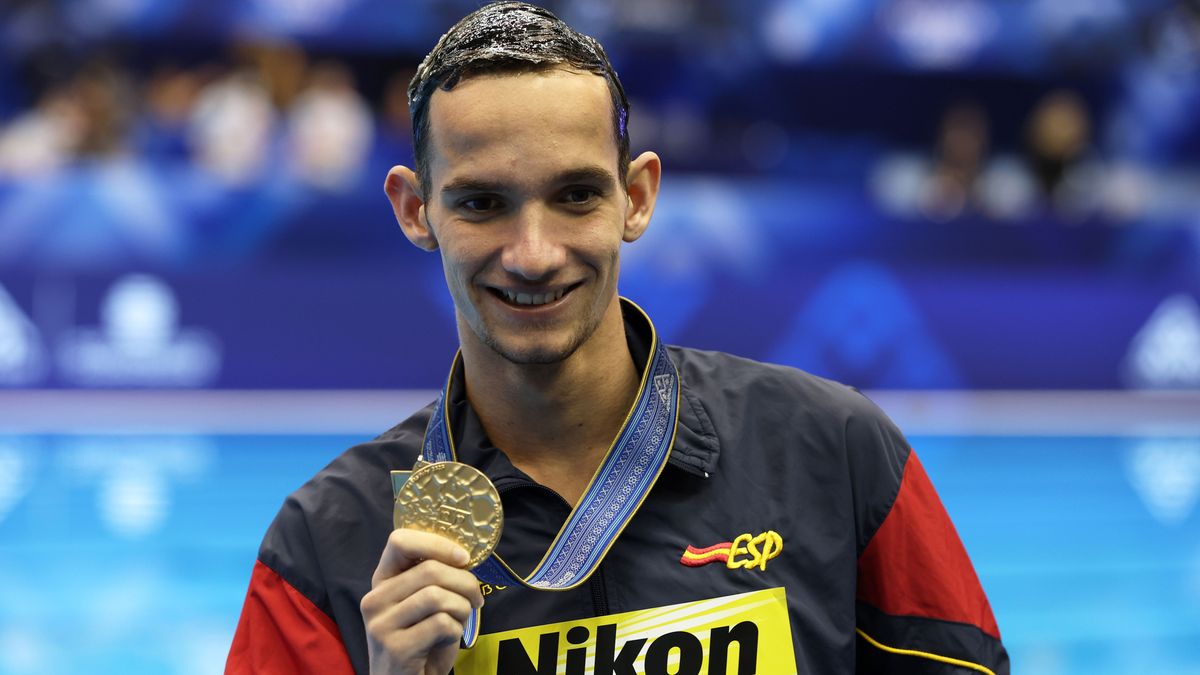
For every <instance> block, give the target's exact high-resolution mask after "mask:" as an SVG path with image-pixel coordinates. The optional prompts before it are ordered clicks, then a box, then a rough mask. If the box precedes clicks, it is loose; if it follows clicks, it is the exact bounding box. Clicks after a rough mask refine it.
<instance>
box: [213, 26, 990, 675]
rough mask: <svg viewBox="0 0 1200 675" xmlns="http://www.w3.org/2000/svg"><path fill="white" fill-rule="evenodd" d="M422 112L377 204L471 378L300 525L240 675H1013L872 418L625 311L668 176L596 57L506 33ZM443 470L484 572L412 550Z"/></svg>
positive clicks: (249, 609) (488, 43)
mask: <svg viewBox="0 0 1200 675" xmlns="http://www.w3.org/2000/svg"><path fill="white" fill-rule="evenodd" d="M409 96H410V103H411V109H412V115H413V128H414V134H415V147H416V153H415V154H416V167H415V169H409V168H405V167H396V168H394V169H392V171H391V172H390V173H389V174H388V177H387V180H386V183H385V191H386V192H387V195H388V198H389V199H390V200H391V203H392V206H393V209H394V211H395V215H396V219H397V221H398V222H399V224H400V227H401V229H402V230H403V231H404V234H405V235H406V236H407V237H408V238H409V240H411V241H412V242H413V243H414V244H416V245H417V246H419V247H421V248H423V249H426V250H429V251H434V250H436V251H439V252H440V254H441V259H442V263H443V267H444V270H445V274H446V283H447V286H448V287H449V290H450V294H451V296H452V297H453V299H454V304H455V308H456V317H457V322H458V332H459V339H460V343H461V353H460V358H459V359H457V360H456V361H455V364H454V365H453V366H452V367H451V373H450V377H449V379H448V381H447V384H446V388H445V389H444V390H443V395H442V397H441V398H439V400H438V401H437V402H436V403H435V404H433V405H431V406H429V407H427V408H425V409H424V410H422V411H420V412H418V413H417V414H415V415H414V416H412V417H411V418H409V419H408V420H406V421H404V422H402V423H401V424H399V425H398V426H397V427H395V428H394V429H392V430H391V431H388V432H386V433H385V434H383V435H382V436H380V437H379V438H378V439H376V440H375V441H372V442H370V443H366V444H363V445H361V446H357V447H355V448H352V449H350V450H349V451H347V452H346V453H345V454H343V455H342V456H341V457H339V458H338V459H337V460H335V461H334V462H333V463H332V464H330V465H329V466H328V467H327V468H326V469H324V470H323V471H321V472H320V473H319V474H318V475H317V476H316V477H315V478H314V479H313V480H312V481H310V482H309V483H308V484H306V485H305V486H304V487H302V488H301V489H300V490H298V491H297V492H296V493H294V494H293V495H292V496H291V497H289V498H288V500H287V501H286V502H285V504H284V506H283V509H282V510H281V512H280V514H279V516H278V517H277V518H276V520H275V522H274V523H273V524H272V526H271V529H270V531H269V532H268V533H267V535H266V538H265V540H264V542H263V545H262V548H261V550H260V554H259V561H258V563H257V564H256V566H255V569H254V573H253V576H252V579H251V583H250V590H249V593H248V594H247V598H246V606H245V609H244V610H243V614H242V618H241V621H240V623H239V626H238V631H237V635H236V637H235V638H234V643H233V647H232V650H231V652H230V657H229V662H228V667H227V671H228V672H231V673H249V672H302V673H349V672H352V671H353V672H358V673H365V672H368V671H369V672H372V673H405V674H408V673H439V674H440V673H447V672H449V671H450V670H451V668H452V667H453V668H454V672H456V673H458V674H459V675H464V674H467V673H484V672H487V673H505V674H520V673H535V674H537V675H545V674H548V673H562V672H565V673H579V674H582V673H584V672H595V673H633V672H639V673H668V672H670V673H700V672H705V673H726V672H737V673H753V672H757V673H772V674H773V673H795V672H800V673H853V672H864V673H865V672H878V673H943V672H946V673H948V672H972V671H973V672H982V673H1006V672H1008V663H1007V655H1006V654H1005V651H1004V648H1003V647H1002V646H1001V644H1000V641H999V631H998V630H997V628H996V624H995V621H994V619H993V618H992V613H991V609H990V607H989V606H988V602H987V599H986V597H985V596H984V594H983V591H982V590H981V588H980V586H979V582H978V580H977V578H976V576H975V573H974V571H973V569H972V567H971V564H970V561H969V559H968V558H967V556H966V553H965V552H964V550H963V548H962V545H961V544H960V543H959V541H958V538H957V535H956V534H955V532H954V529H953V526H952V525H951V524H950V521H949V519H948V518H947V516H946V514H945V512H944V511H943V509H942V507H941V505H940V503H939V502H938V499H937V496H936V494H935V493H934V492H933V489H932V487H931V486H930V484H929V481H928V479H927V478H926V476H925V473H924V472H923V470H922V469H921V466H920V464H919V463H918V462H917V458H916V456H915V455H914V454H913V453H912V452H911V451H910V450H909V447H908V445H907V444H906V443H905V441H904V439H903V437H902V436H901V434H900V433H899V432H898V431H897V430H896V429H895V427H894V426H893V425H892V424H891V423H890V422H889V421H888V420H887V419H886V417H884V415H883V414H882V413H880V412H879V411H878V409H876V408H875V407H874V406H873V405H872V404H871V403H870V402H869V401H867V400H866V399H865V398H864V397H862V396H861V395H859V394H857V393H856V392H854V391H853V390H851V389H848V388H846V387H843V386H841V385H838V384H835V383H832V382H829V381H826V380H822V379H820V378H816V377H813V376H810V375H807V374H805V373H802V372H800V371H796V370H793V369H788V368H782V367H777V366H769V365H764V364H758V363H754V362H751V361H746V360H743V359H738V358H735V357H732V356H727V355H724V354H718V353H712V352H699V351H695V350H689V349H683V348H677V347H670V348H667V347H665V346H663V345H662V344H661V343H660V342H659V341H658V339H657V336H656V335H655V334H654V330H653V326H652V325H651V324H650V322H649V319H648V318H647V317H645V315H643V314H642V313H641V311H640V310H639V309H637V308H636V306H634V305H632V304H631V303H627V302H625V301H622V300H621V299H619V297H618V296H617V277H618V270H619V250H620V247H621V245H622V244H623V243H624V242H633V241H635V240H637V239H638V238H639V237H640V236H641V235H642V233H643V232H644V231H645V229H646V227H647V226H648V225H649V222H650V217H651V214H652V213H653V210H654V204H655V198H656V196H657V193H658V186H659V177H660V173H661V164H660V161H659V158H658V157H657V156H656V155H655V154H654V153H651V152H646V153H642V154H641V155H639V156H637V157H636V158H633V159H630V158H629V150H628V136H627V133H626V120H627V111H628V104H627V102H626V99H625V95H624V92H623V90H622V88H621V85H620V83H619V81H618V80H617V78H616V74H615V73H614V72H613V70H612V67H611V66H610V65H609V62H608V59H607V56H606V55H605V54H604V51H603V49H602V48H601V47H600V45H599V44H597V43H596V42H595V41H594V40H592V39H591V38H588V37H586V36H583V35H580V34H578V33H576V32H574V31H573V30H571V29H570V28H569V27H567V26H566V25H565V24H563V23H562V22H560V21H558V20H557V19H556V18H555V17H554V16H553V15H552V14H550V13H549V12H547V11H545V10H542V9H539V8H536V7H533V6H530V5H525V4H522V3H501V4H495V5H489V6H486V7H484V8H482V9H480V10H478V11H476V12H474V13H472V14H471V15H469V16H467V17H466V18H464V19H463V20H462V21H460V22H459V23H458V24H457V25H456V26H454V27H453V28H452V29H451V30H450V32H449V33H447V34H446V35H445V36H443V37H442V39H441V40H440V41H439V42H438V44H437V46H436V47H435V48H434V50H433V52H431V53H430V54H429V56H428V57H427V58H426V59H425V61H424V62H423V63H422V65H421V67H420V69H419V70H418V72H417V74H416V77H414V79H413V83H412V85H411V86H410V89H409ZM419 456H420V459H421V463H420V464H417V463H418V458H419ZM451 459H453V460H457V462H459V463H461V464H467V465H471V466H474V467H476V468H478V469H479V470H481V471H482V472H483V473H484V474H486V476H487V478H488V479H490V482H491V483H492V484H494V486H495V488H496V490H497V491H498V494H499V499H500V501H501V504H502V506H503V518H504V525H503V536H502V537H501V538H500V541H499V546H498V548H497V550H496V555H495V556H494V557H490V558H488V559H487V560H485V562H484V563H483V564H481V565H479V566H477V567H474V568H473V572H472V571H469V570H468V569H467V568H468V553H467V551H465V550H463V548H461V547H460V546H458V545H456V544H455V543H453V542H451V541H450V539H448V538H444V537H441V536H438V535H436V534H430V533H428V532H422V531H417V530H414V529H407V528H401V529H396V530H395V531H392V516H393V484H392V483H391V478H390V472H391V471H395V470H400V471H407V470H410V469H412V468H413V467H414V465H415V464H417V465H418V466H420V467H422V469H420V470H419V471H414V472H413V473H412V474H411V478H410V479H409V480H412V481H417V476H418V475H420V471H423V470H425V467H426V466H427V465H426V464H425V463H426V462H433V463H435V464H434V466H436V465H437V464H441V466H442V467H449V466H460V465H461V464H460V465H456V464H454V463H453V462H448V461H447V460H451ZM402 475H403V476H408V475H410V474H402ZM401 481H403V478H401ZM400 490H401V493H403V490H404V488H403V487H401V488H400ZM437 499H439V497H437V496H436V495H435V496H434V497H433V500H432V503H434V506H433V508H435V509H436V508H441V506H438V505H437V503H436V502H437ZM400 512H401V514H404V513H406V512H405V511H404V509H400ZM459 512H465V511H464V510H461V509H460V511H459ZM485 594H486V596H487V602H486V607H483V605H484V595H485ZM481 607H482V609H481ZM476 634H478V639H477V640H476V639H475V636H476ZM464 642H466V643H471V644H472V646H471V647H470V648H463V647H462V646H461V645H462V644H463V643H464Z"/></svg>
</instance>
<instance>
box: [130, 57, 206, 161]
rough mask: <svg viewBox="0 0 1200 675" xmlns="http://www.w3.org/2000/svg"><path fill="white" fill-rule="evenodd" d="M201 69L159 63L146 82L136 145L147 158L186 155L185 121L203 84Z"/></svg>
mask: <svg viewBox="0 0 1200 675" xmlns="http://www.w3.org/2000/svg"><path fill="white" fill-rule="evenodd" d="M204 77H205V76H204V74H203V72H202V71H194V70H186V69H182V68H174V67H166V66H165V67H161V68H159V69H158V70H157V71H155V73H154V74H153V75H152V76H151V78H150V81H149V82H147V83H146V86H145V88H144V90H143V93H142V96H143V98H144V99H145V108H146V110H145V112H144V114H143V116H142V120H141V124H140V128H139V145H140V146H141V149H142V152H143V153H145V154H146V156H147V157H149V158H150V159H155V160H174V159H186V158H187V125H188V120H189V118H190V117H191V113H192V107H193V106H194V105H195V104H196V99H197V98H198V97H199V95H200V89H201V88H202V87H203V82H204Z"/></svg>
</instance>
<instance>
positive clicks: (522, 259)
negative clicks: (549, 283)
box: [501, 206, 567, 281]
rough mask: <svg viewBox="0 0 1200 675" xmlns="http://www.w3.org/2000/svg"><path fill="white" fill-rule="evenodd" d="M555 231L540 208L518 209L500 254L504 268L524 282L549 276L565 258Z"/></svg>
mask: <svg viewBox="0 0 1200 675" xmlns="http://www.w3.org/2000/svg"><path fill="white" fill-rule="evenodd" d="M559 234H560V233H559V232H556V231H555V228H554V222H553V219H552V218H550V217H549V216H548V214H547V213H545V211H544V210H543V209H541V208H539V207H536V206H529V207H526V208H525V209H522V212H521V213H520V214H519V217H518V218H517V219H516V220H515V222H514V223H513V224H512V232H511V238H510V239H509V241H508V243H507V245H506V246H505V247H504V252H503V254H502V255H501V264H502V265H503V266H504V269H505V271H507V272H509V273H510V274H513V275H515V276H518V277H520V278H522V279H524V280H526V281H540V280H544V279H548V278H549V277H551V276H553V274H554V272H555V271H556V270H558V269H560V268H561V267H562V266H563V265H564V264H565V263H566V260H567V255H566V250H565V249H564V248H563V246H562V243H561V242H560V241H559V237H558V235H559Z"/></svg>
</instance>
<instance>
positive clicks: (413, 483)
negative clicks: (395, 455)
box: [392, 462, 504, 569]
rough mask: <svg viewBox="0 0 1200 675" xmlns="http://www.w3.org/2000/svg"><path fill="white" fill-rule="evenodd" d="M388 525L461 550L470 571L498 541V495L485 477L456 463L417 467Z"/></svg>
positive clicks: (501, 522) (500, 518)
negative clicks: (437, 538) (431, 536)
mask: <svg viewBox="0 0 1200 675" xmlns="http://www.w3.org/2000/svg"><path fill="white" fill-rule="evenodd" d="M392 524H393V525H394V526H395V527H397V528H401V527H405V528H408V529H412V530H420V531H422V532H431V533H433V534H437V535H441V536H443V537H446V538H447V539H449V540H451V541H453V542H454V543H456V544H458V545H460V546H462V547H463V548H464V549H466V550H467V553H468V554H470V556H471V561H470V562H469V563H468V564H467V567H468V569H470V568H473V567H475V566H477V565H479V563H481V562H483V561H484V560H486V559H487V557H488V556H490V555H491V554H492V551H494V550H495V549H496V544H497V543H498V542H499V541H500V531H501V530H502V529H503V527H504V514H503V512H502V511H501V508H500V494H499V493H498V492H496V488H495V486H494V485H492V482H491V481H490V480H488V478H487V476H485V475H483V474H482V473H480V471H479V470H478V469H476V468H475V467H473V466H470V465H468V464H461V463H459V462H436V463H432V464H430V463H424V462H419V463H418V464H417V466H416V467H414V470H413V472H412V475H411V476H409V478H408V481H407V482H405V483H404V487H402V488H401V489H400V492H399V494H397V495H396V504H395V508H394V509H393V511H392Z"/></svg>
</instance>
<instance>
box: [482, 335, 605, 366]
mask: <svg viewBox="0 0 1200 675" xmlns="http://www.w3.org/2000/svg"><path fill="white" fill-rule="evenodd" d="M482 337H483V343H484V344H486V345H487V346H488V347H489V348H490V349H491V350H492V351H494V352H496V354H498V355H500V356H501V357H502V358H504V359H505V360H507V361H509V362H511V363H515V364H517V365H552V364H555V363H562V362H563V361H566V360H567V359H569V358H571V355H572V354H574V353H575V352H576V351H577V350H578V349H579V347H580V345H582V344H583V343H584V340H585V339H586V337H587V336H586V335H582V334H579V335H571V336H569V337H568V338H563V339H549V338H550V337H551V336H544V338H545V339H540V340H536V339H528V338H525V339H521V338H516V339H504V338H501V337H497V336H495V335H485V336H482Z"/></svg>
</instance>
